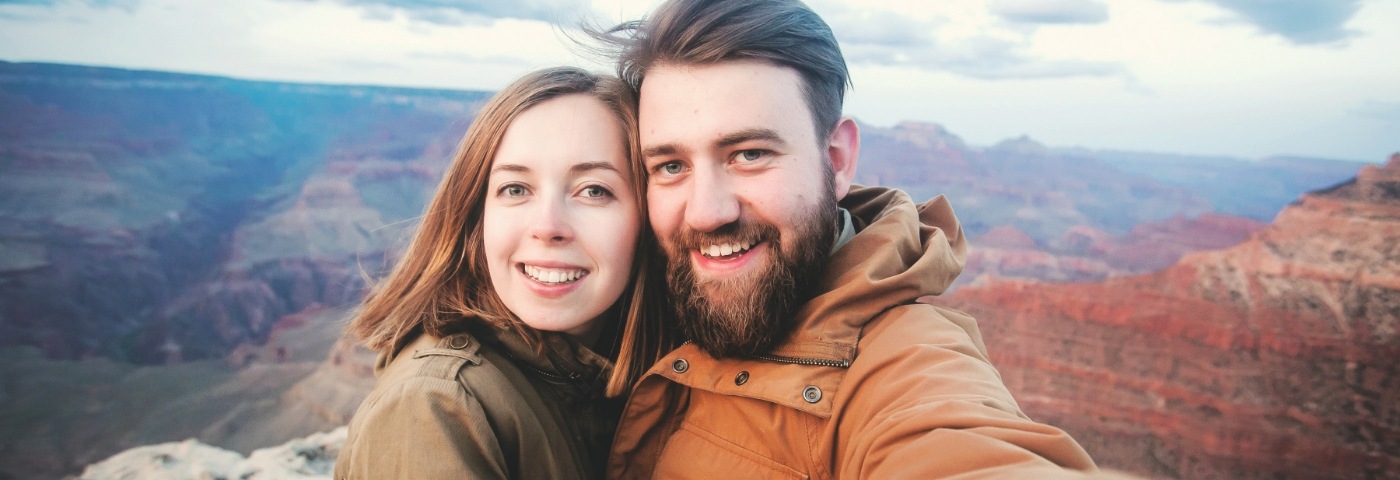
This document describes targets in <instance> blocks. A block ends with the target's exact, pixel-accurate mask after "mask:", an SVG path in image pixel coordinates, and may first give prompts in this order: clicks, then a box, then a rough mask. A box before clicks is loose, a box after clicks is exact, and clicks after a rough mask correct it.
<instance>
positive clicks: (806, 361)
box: [753, 355, 851, 368]
mask: <svg viewBox="0 0 1400 480" xmlns="http://www.w3.org/2000/svg"><path fill="white" fill-rule="evenodd" d="M753 358H757V359H759V360H767V361H770V362H778V363H795V364H798V365H810V366H814V367H835V368H849V367H850V366H851V362H847V361H845V360H841V361H837V360H823V359H820V358H797V357H780V356H777V355H755V356H754V357H753Z"/></svg>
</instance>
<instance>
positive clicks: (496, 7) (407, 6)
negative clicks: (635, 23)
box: [338, 0, 593, 25]
mask: <svg viewBox="0 0 1400 480" xmlns="http://www.w3.org/2000/svg"><path fill="white" fill-rule="evenodd" d="M338 1H340V2H341V3H344V4H346V5H351V6H356V7H363V8H364V9H365V11H366V16H367V18H371V19H377V20H386V19H390V18H393V16H394V14H395V13H402V14H404V15H406V16H408V18H410V19H413V20H418V21H422V22H428V23H433V24H438V25H463V24H481V23H487V22H490V21H493V20H495V19H502V18H514V19H521V20H538V21H542V22H547V23H552V24H573V23H576V22H578V21H579V20H581V19H583V18H585V17H586V16H588V15H590V14H592V13H593V11H592V8H591V7H590V6H589V2H588V0H517V1H507V2H502V1H496V0H465V1H454V0H338Z"/></svg>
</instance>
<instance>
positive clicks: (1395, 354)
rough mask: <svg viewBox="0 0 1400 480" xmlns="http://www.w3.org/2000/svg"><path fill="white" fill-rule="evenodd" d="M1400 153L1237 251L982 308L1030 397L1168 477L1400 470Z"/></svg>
mask: <svg viewBox="0 0 1400 480" xmlns="http://www.w3.org/2000/svg"><path fill="white" fill-rule="evenodd" d="M1397 238H1400V155H1395V156H1392V157H1391V158H1390V159H1389V161H1388V162H1387V163H1386V164H1385V165H1383V166H1367V167H1365V168H1364V169H1362V171H1361V172H1360V173H1359V174H1358V175H1357V176H1356V178H1355V179H1354V180H1353V181H1350V182H1346V183H1343V184H1341V185H1338V186H1336V187H1332V188H1328V189H1324V190H1319V191H1315V192H1312V193H1309V194H1305V195H1303V196H1302V197H1301V198H1300V199H1299V200H1298V201H1297V202H1295V203H1294V204H1293V205H1290V206H1289V207H1287V208H1285V209H1284V210H1283V211H1282V212H1281V213H1280V214H1279V215H1278V217H1277V218H1276V219H1275V221H1274V222H1273V224H1272V225H1270V226H1269V227H1268V228H1265V229H1264V230H1262V231H1259V232H1258V233H1256V234H1254V235H1253V236H1252V237H1251V238H1250V239H1249V240H1248V241H1246V242H1244V243H1242V244H1240V245H1238V246H1235V247H1233V248H1230V249H1226V250H1220V251H1213V252H1202V253H1194V254H1189V255H1187V256H1186V257H1185V258H1183V259H1182V260H1181V261H1180V262H1179V263H1177V264H1176V265H1174V266H1172V267H1170V268H1168V269H1166V270H1164V271H1162V272H1159V273H1155V274H1150V275H1143V276H1135V277H1126V278H1118V279H1110V280H1107V281H1103V282H1100V283H1089V284H1058V285H1056V284H1044V283H1038V282H1032V281H1006V282H991V283H987V284H984V285H978V286H972V287H967V288H964V289H962V290H959V291H958V292H956V293H955V294H953V295H952V296H951V297H949V298H946V299H942V300H941V301H942V302H944V303H946V304H948V305H950V306H953V307H955V308H960V309H963V310H966V311H968V312H970V313H972V314H974V315H975V316H976V317H977V318H978V319H979V322H980V325H981V327H982V329H983V334H984V336H985V338H986V341H987V347H988V349H989V350H990V352H991V354H992V359H993V361H994V362H995V363H996V364H997V366H998V368H1000V369H1001V371H1002V373H1003V375H1004V377H1005V380H1006V383H1007V385H1008V387H1010V388H1011V389H1012V391H1013V393H1015V394H1016V396H1017V398H1018V399H1019V400H1020V401H1021V403H1022V406H1023V408H1025V410H1026V411H1027V412H1028V413H1030V414H1031V415H1032V416H1033V417H1034V418H1036V419H1038V420H1043V421H1047V422H1049V423H1052V424H1055V425H1060V426H1063V427H1065V428H1066V429H1067V430H1069V431H1071V433H1073V434H1074V435H1075V436H1076V438H1079V439H1080V440H1081V441H1082V442H1084V443H1085V446H1086V447H1087V448H1089V450H1090V452H1091V453H1093V454H1094V455H1095V456H1096V457H1097V458H1099V459H1101V461H1102V463H1104V464H1105V465H1107V466H1110V467H1114V468H1119V469H1124V470H1128V471H1132V472H1135V473H1139V474H1145V475H1150V476H1155V477H1170V478H1293V477H1308V478H1358V477H1366V478H1400V370H1397V369H1396V368H1395V364H1394V361H1395V359H1397V358H1400V242H1396V240H1395V239H1397Z"/></svg>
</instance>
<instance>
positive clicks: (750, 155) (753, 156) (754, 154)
mask: <svg viewBox="0 0 1400 480" xmlns="http://www.w3.org/2000/svg"><path fill="white" fill-rule="evenodd" d="M762 156H763V150H741V151H740V152H739V158H741V159H743V160H745V161H749V162H752V161H754V160H758V159H759V158H760V157H762Z"/></svg>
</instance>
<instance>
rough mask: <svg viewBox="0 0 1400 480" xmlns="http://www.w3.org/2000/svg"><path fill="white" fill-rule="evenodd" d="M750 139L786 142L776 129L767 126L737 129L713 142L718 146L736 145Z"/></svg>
mask: <svg viewBox="0 0 1400 480" xmlns="http://www.w3.org/2000/svg"><path fill="white" fill-rule="evenodd" d="M752 140H766V141H769V142H777V143H780V144H786V143H787V142H784V141H783V137H781V136H779V135H778V132H776V131H774V130H772V129H769V128H750V129H748V130H740V131H737V132H734V133H731V134H728V135H725V136H723V137H720V139H719V141H718V142H715V144H716V145H718V146H720V147H731V146H734V145H736V144H740V143H744V142H748V141H752Z"/></svg>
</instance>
